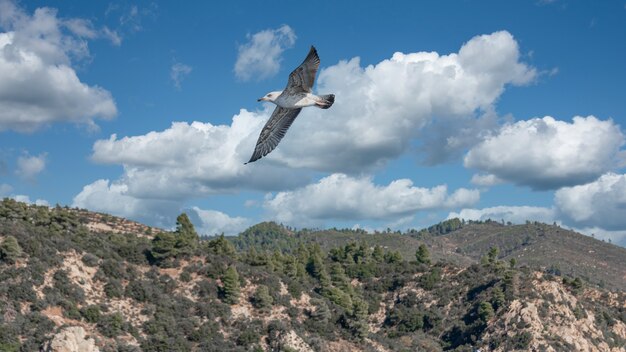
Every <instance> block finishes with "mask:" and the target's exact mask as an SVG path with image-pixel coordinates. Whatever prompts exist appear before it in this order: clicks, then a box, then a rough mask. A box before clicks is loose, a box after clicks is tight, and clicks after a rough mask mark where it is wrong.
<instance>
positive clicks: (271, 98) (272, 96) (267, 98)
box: [257, 91, 282, 102]
mask: <svg viewBox="0 0 626 352" xmlns="http://www.w3.org/2000/svg"><path fill="white" fill-rule="evenodd" d="M281 94H282V91H276V92H269V93H267V94H265V96H264V97H262V98H259V99H257V101H271V102H274V101H275V100H276V98H278V96H279V95H281Z"/></svg>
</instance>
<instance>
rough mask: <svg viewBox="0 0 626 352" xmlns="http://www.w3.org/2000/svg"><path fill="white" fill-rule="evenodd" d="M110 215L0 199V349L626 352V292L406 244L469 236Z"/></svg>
mask: <svg viewBox="0 0 626 352" xmlns="http://www.w3.org/2000/svg"><path fill="white" fill-rule="evenodd" d="M80 214H82V215H80ZM100 215H102V214H100ZM100 215H94V214H89V213H87V212H85V211H78V210H72V209H67V208H60V207H57V208H51V209H50V208H47V207H38V206H26V205H25V204H23V203H17V202H15V201H12V200H6V199H5V200H4V201H1V202H0V282H2V283H3V284H2V285H0V351H37V350H44V351H64V350H68V349H69V350H71V348H72V346H74V348H76V346H81V348H82V350H83V351H89V352H94V351H331V352H332V351H415V350H420V351H421V350H423V351H473V350H474V349H476V348H480V349H481V351H514V350H519V351H526V350H546V351H563V350H568V351H569V350H571V351H573V350H586V351H622V350H623V348H624V346H626V306H625V303H624V302H626V294H625V293H624V292H623V291H611V290H609V289H605V288H598V287H594V286H593V285H590V284H589V283H588V282H587V281H586V280H585V279H581V278H579V277H574V278H570V277H561V276H558V275H554V274H550V273H546V272H545V271H537V270H534V269H533V268H531V267H530V266H525V267H520V266H519V265H517V266H511V265H510V264H509V263H508V262H504V261H501V260H498V256H497V254H496V252H495V251H491V252H489V251H487V252H485V253H483V254H482V255H480V256H485V259H484V260H483V261H482V263H476V262H475V260H473V259H472V258H474V257H475V255H474V254H473V252H469V251H468V252H463V254H455V255H454V256H452V257H454V258H458V259H459V263H460V262H463V261H465V260H473V261H474V263H467V264H458V263H456V262H455V261H448V260H439V258H441V259H445V258H444V254H445V252H444V250H445V251H448V250H450V249H451V248H453V246H455V245H454V243H452V242H450V243H452V244H449V245H447V247H446V246H443V245H441V252H438V251H439V250H438V249H436V246H428V245H427V246H425V247H424V246H423V247H422V248H421V250H419V251H418V253H419V255H416V249H417V247H413V248H411V249H408V246H413V245H417V246H418V247H419V245H420V244H424V243H426V244H428V243H429V242H433V241H439V238H443V237H449V238H448V239H447V240H448V241H452V240H451V238H455V237H452V236H460V237H459V238H463V237H462V236H461V234H463V233H464V232H460V233H458V234H455V233H454V232H457V231H468V228H469V226H468V227H463V228H461V229H456V230H455V231H453V232H449V233H446V234H445V235H441V236H435V235H432V234H429V235H427V236H425V235H423V234H422V235H419V236H418V235H415V236H414V237H411V236H406V235H404V236H403V237H396V236H400V235H397V234H380V235H375V236H371V235H365V234H363V233H356V234H355V235H358V236H356V237H352V236H351V235H350V232H349V231H335V230H331V231H322V232H315V231H293V230H291V229H288V228H284V227H282V226H278V225H276V224H272V223H265V224H259V225H256V226H255V227H253V228H251V229H249V230H248V231H246V232H245V233H244V234H242V235H241V236H238V237H236V238H232V239H230V240H232V242H231V241H229V240H226V239H225V238H223V237H216V238H213V239H206V240H200V238H199V237H198V235H197V233H196V232H195V230H194V228H193V225H191V223H190V222H189V219H188V218H187V217H186V216H185V215H181V216H180V217H179V218H178V224H177V229H176V231H174V232H160V230H158V229H150V230H148V229H147V228H144V227H141V226H140V224H136V223H132V222H126V220H124V219H120V218H115V217H106V222H107V226H109V227H110V228H111V230H106V231H105V230H103V228H102V226H98V221H100V220H97V219H99V218H100ZM87 223H91V224H92V225H91V226H89V227H88V226H87ZM124 224H126V225H124ZM125 226H128V227H125ZM155 231H156V232H155ZM316 233H317V235H316ZM322 233H323V234H322ZM340 234H343V235H340ZM367 236H371V237H367ZM385 236H389V237H385ZM468 236H469V233H468ZM368 241H376V242H379V241H380V243H379V244H375V245H369V244H368ZM455 241H456V240H455ZM459 241H460V240H459ZM470 242H471V241H468V243H470ZM433 243H434V242H433ZM459 243H460V242H459ZM322 244H323V245H322ZM385 247H386V248H385ZM398 247H402V248H403V252H402V253H401V252H399V251H397V250H396V248H398ZM454 248H458V247H454ZM468 248H469V247H468ZM472 248H473V247H472ZM502 248H506V247H505V246H503V247H502ZM429 249H431V250H430V255H429ZM475 250H476V251H478V250H477V249H475ZM455 251H456V249H455ZM403 253H404V254H403ZM502 253H503V254H504V253H506V250H503V251H502ZM617 253H620V252H617ZM504 255H505V256H506V255H507V254H504ZM608 263H612V262H608Z"/></svg>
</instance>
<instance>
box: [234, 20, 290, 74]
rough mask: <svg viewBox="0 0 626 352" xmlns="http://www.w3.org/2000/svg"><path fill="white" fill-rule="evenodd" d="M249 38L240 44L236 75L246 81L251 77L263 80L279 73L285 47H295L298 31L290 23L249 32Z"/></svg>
mask: <svg viewBox="0 0 626 352" xmlns="http://www.w3.org/2000/svg"><path fill="white" fill-rule="evenodd" d="M248 40H249V41H248V42H247V43H245V44H243V45H240V46H239V54H238V55H237V62H236V63H235V75H236V76H237V77H238V78H239V79H242V80H244V81H247V80H249V79H251V78H255V79H257V80H261V79H265V78H268V77H271V76H273V75H275V74H276V73H278V70H279V69H280V63H281V61H282V58H281V55H282V53H283V51H285V49H288V48H291V47H293V45H294V43H295V42H296V33H295V32H294V31H293V29H291V27H289V26H288V25H283V26H281V27H280V28H277V29H266V30H264V31H260V32H258V33H255V34H253V35H250V34H248Z"/></svg>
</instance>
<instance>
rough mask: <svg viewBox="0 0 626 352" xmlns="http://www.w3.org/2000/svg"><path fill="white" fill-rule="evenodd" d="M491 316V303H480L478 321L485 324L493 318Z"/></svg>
mask: <svg viewBox="0 0 626 352" xmlns="http://www.w3.org/2000/svg"><path fill="white" fill-rule="evenodd" d="M493 314H494V312H493V307H492V306H491V303H489V302H487V301H483V302H480V304H479V305H478V317H479V318H480V320H482V321H483V322H485V323H486V322H488V321H489V319H491V318H492V317H493Z"/></svg>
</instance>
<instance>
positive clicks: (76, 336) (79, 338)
mask: <svg viewBox="0 0 626 352" xmlns="http://www.w3.org/2000/svg"><path fill="white" fill-rule="evenodd" d="M43 351H44V352H100V350H99V349H98V347H96V343H95V341H94V340H93V339H91V338H90V339H86V338H85V329H83V328H82V327H81V326H70V327H67V328H65V329H63V330H62V331H61V332H59V333H58V334H56V335H54V337H53V338H52V340H50V342H48V343H47V344H46V345H45V346H44V348H43Z"/></svg>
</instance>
